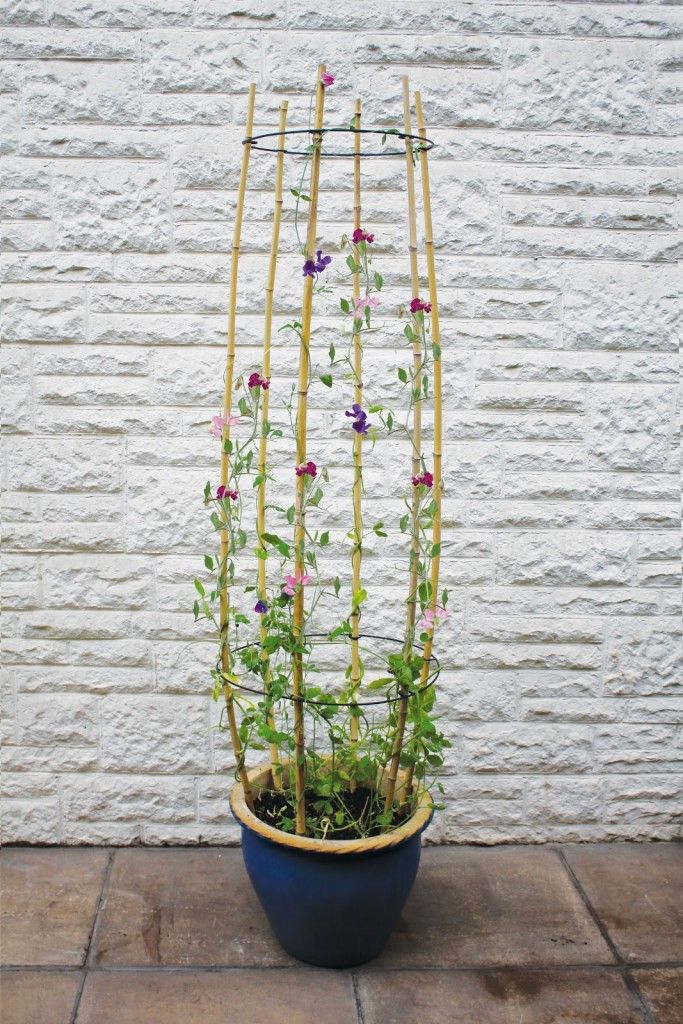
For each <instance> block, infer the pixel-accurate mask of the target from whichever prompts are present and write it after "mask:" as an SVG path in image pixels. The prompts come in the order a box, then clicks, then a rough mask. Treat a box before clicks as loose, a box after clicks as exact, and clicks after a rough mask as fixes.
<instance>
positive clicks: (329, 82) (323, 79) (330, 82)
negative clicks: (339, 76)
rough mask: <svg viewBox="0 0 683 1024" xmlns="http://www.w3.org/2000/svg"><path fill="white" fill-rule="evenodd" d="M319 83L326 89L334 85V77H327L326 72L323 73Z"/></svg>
mask: <svg viewBox="0 0 683 1024" xmlns="http://www.w3.org/2000/svg"><path fill="white" fill-rule="evenodd" d="M320 81H321V82H322V83H323V85H324V86H325V87H326V88H327V87H328V86H330V85H334V75H329V74H328V73H327V71H323V73H322V75H321V76H320Z"/></svg>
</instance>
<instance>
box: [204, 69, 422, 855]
mask: <svg viewBox="0 0 683 1024" xmlns="http://www.w3.org/2000/svg"><path fill="white" fill-rule="evenodd" d="M324 80H325V67H324V65H320V66H319V67H318V71H317V76H316V86H315V96H314V104H313V116H312V122H311V124H310V126H309V128H308V129H301V132H302V133H303V132H306V131H307V132H308V133H309V138H310V144H309V146H308V147H307V152H306V159H307V160H308V164H309V180H308V187H307V193H308V195H307V197H306V202H307V229H306V240H305V252H304V253H303V254H302V255H304V257H305V259H306V260H313V258H314V256H315V253H316V242H317V223H318V209H319V204H320V201H321V191H320V182H321V167H322V166H324V162H325V157H326V148H329V149H330V154H329V155H330V156H335V157H339V156H343V155H345V153H340V152H336V151H334V149H333V147H334V144H335V140H336V139H337V135H336V134H333V133H338V132H341V131H346V132H348V133H351V134H352V136H353V148H352V150H351V151H350V153H349V157H350V159H351V160H352V162H353V226H354V229H355V230H356V231H360V229H361V225H362V219H361V198H362V181H361V165H362V160H363V157H364V156H376V155H382V156H385V155H393V153H392V151H391V150H390V151H389V152H382V153H380V154H377V153H375V152H374V150H372V151H371V152H364V151H363V140H364V139H365V138H369V139H370V141H371V142H372V143H373V144H374V142H375V139H376V136H377V135H378V134H381V132H380V131H379V130H377V129H366V128H362V127H361V103H360V100H356V102H355V107H354V115H353V121H352V122H351V125H350V126H349V127H348V128H347V129H339V128H329V127H328V128H326V127H325V125H324V108H325V85H324ZM402 91H403V131H402V132H398V131H396V130H391V131H389V132H388V134H389V135H391V136H392V137H394V138H395V137H397V136H398V138H399V140H400V141H401V142H402V143H403V145H404V152H405V156H404V159H405V168H406V196H407V227H408V253H407V255H408V262H409V270H410V282H411V292H412V295H413V296H414V297H415V296H419V294H420V276H419V266H418V226H417V202H416V177H417V175H416V170H417V168H419V178H420V185H421V190H422V210H423V215H424V241H425V263H426V276H427V281H428V286H429V303H430V305H431V319H430V328H429V331H430V333H429V343H430V345H431V352H430V356H431V359H430V361H429V366H430V367H431V368H432V381H431V398H430V401H431V404H432V408H433V417H434V425H433V453H432V460H433V462H432V474H433V502H435V503H436V504H435V507H434V514H433V516H432V519H431V524H432V530H433V536H432V538H431V543H432V548H431V551H432V557H431V563H430V572H429V578H428V580H425V581H424V582H425V585H426V586H427V591H426V592H427V594H428V601H427V602H425V601H424V600H422V606H423V608H424V607H425V604H426V607H427V608H428V609H429V610H431V612H432V616H431V619H432V621H431V623H430V624H428V626H427V628H426V629H423V630H422V635H421V639H422V641H423V643H422V644H418V643H417V639H418V638H417V636H416V632H419V630H418V629H417V625H416V618H417V608H418V588H419V585H420V580H421V572H420V569H421V565H422V563H421V561H420V559H421V549H420V544H419V543H418V539H417V538H418V518H419V516H420V500H419V495H418V492H417V488H415V489H414V493H413V495H412V499H411V503H410V517H411V531H410V535H411V540H410V565H409V572H408V593H407V597H406V613H405V639H404V642H403V643H404V646H403V653H404V657H405V658H406V660H407V661H410V659H411V658H414V657H415V655H416V654H417V655H419V656H420V657H421V658H422V666H421V671H420V675H419V682H418V684H417V686H416V687H415V688H414V689H413V690H412V691H411V692H410V693H409V692H402V693H401V695H400V699H399V700H398V701H397V702H396V711H395V726H394V732H393V739H392V742H391V746H390V749H389V750H388V751H387V763H386V774H385V777H384V779H383V780H382V790H383V792H384V794H385V806H386V808H387V809H389V810H390V809H391V808H392V806H393V805H394V801H395V799H397V800H399V801H401V800H403V801H405V799H406V796H407V795H410V793H411V785H412V766H408V767H407V769H406V771H404V772H403V776H402V779H403V781H402V782H401V787H400V794H399V792H398V790H397V789H396V783H397V779H398V777H399V771H400V768H401V756H402V752H403V750H404V744H405V742H406V724H407V722H408V720H409V710H410V702H411V701H418V702H419V700H420V690H421V689H423V688H425V687H428V686H429V685H432V684H433V679H432V675H433V673H432V672H431V670H430V663H431V662H432V660H433V658H432V641H433V631H434V613H435V612H436V610H437V608H438V606H439V598H438V585H439V551H440V543H441V492H442V471H441V448H442V424H441V415H442V413H441V402H442V398H441V349H440V332H439V314H438V301H437V286H436V269H435V259H434V241H433V230H432V212H431V202H430V193H429V167H428V154H429V150H430V149H431V148H432V146H433V143H432V142H431V140H429V139H428V138H427V133H426V128H425V123H424V115H423V110H422V102H421V98H420V94H419V93H415V96H414V107H415V116H416V122H417V125H416V134H414V133H413V125H412V120H411V102H410V89H409V82H408V79H407V78H404V79H403V82H402ZM255 100H256V89H255V86H254V85H251V86H250V88H249V93H248V102H247V118H246V126H245V128H246V131H245V136H246V137H245V139H244V144H243V151H242V163H241V170H240V178H239V187H238V194H237V205H236V211H235V222H234V230H233V243H232V263H231V270H230V285H229V298H228V301H229V310H228V331H227V335H228V337H227V353H226V366H225V387H224V395H223V417H224V420H225V425H224V426H223V428H222V431H223V433H222V437H221V465H220V480H221V484H222V485H223V487H224V488H225V487H227V486H228V483H229V478H230V457H231V451H232V450H233V449H232V446H231V444H230V418H231V411H232V406H233V387H234V377H235V356H236V340H237V304H238V269H239V256H240V240H241V232H242V221H243V214H244V205H245V196H246V192H247V179H248V172H249V162H250V154H251V152H252V150H254V151H257V150H264V149H265V150H266V151H268V152H274V153H276V163H275V176H274V190H273V200H272V202H273V219H272V231H271V245H270V256H269V261H268V271H267V279H266V284H265V300H264V320H263V352H262V360H261V375H262V378H263V380H265V381H268V382H269V380H270V375H271V364H272V359H271V350H272V337H273V310H274V297H275V287H276V272H277V265H278V255H279V248H280V234H281V224H282V209H283V176H284V166H285V155H286V154H287V153H289V152H292V150H291V149H289V148H288V140H289V139H291V137H292V136H296V134H297V130H296V129H288V128H287V103H286V102H283V103H282V104H281V106H280V111H279V121H278V131H277V132H269V133H265V134H263V135H260V136H254V135H253V130H254V116H255ZM263 139H268V140H269V141H271V140H273V141H274V142H275V143H276V144H274V145H272V146H267V147H266V146H263V145H259V144H258V143H259V141H260V140H263ZM294 152H296V153H297V154H300V151H298V150H294ZM303 152H304V151H301V153H303ZM393 152H396V153H398V152H400V150H394V151H393ZM418 157H419V159H418ZM295 195H296V192H295ZM361 288H362V281H361V272H360V267H359V265H358V264H357V263H356V265H355V269H354V270H353V273H352V297H353V301H354V305H355V306H356V308H357V304H358V302H359V301H361V302H362V299H361ZM313 297H314V279H313V277H312V276H311V275H307V276H306V275H305V276H304V278H303V294H302V304H301V317H300V325H299V327H300V329H299V331H298V334H299V346H298V371H297V386H296V403H295V404H296V419H295V445H296V463H297V466H304V465H305V464H306V459H307V422H308V403H309V387H310V383H311V352H310V348H311V333H312V326H313ZM353 324H354V327H353V331H352V337H351V349H350V362H351V383H352V393H353V403H354V404H355V405H357V406H362V404H363V373H364V367H363V347H362V339H361V331H360V326H359V321H358V320H357V319H355V318H354V320H353ZM424 337H426V334H425V335H424ZM423 340H424V338H420V337H418V336H417V335H415V336H414V337H413V338H412V343H411V344H412V374H411V392H412V399H413V400H412V401H411V407H410V417H411V423H410V428H409V431H408V439H409V442H410V444H409V446H407V448H409V451H407V454H406V466H407V469H409V471H410V472H412V476H413V479H415V478H416V477H418V476H419V474H420V472H421V469H423V467H424V466H425V459H424V453H423V417H422V410H423V405H424V402H425V401H426V400H427V398H426V396H427V395H428V389H427V388H426V387H425V388H423V384H424V383H426V382H425V381H424V380H423V377H424V375H425V372H426V370H425V366H426V365H427V360H426V357H425V351H424V347H423ZM258 401H259V407H258V411H257V424H258V429H259V435H258V437H259V440H258V483H257V488H256V525H257V535H258V538H259V543H260V544H261V546H262V547H263V546H264V542H263V540H262V538H263V537H264V535H266V536H267V535H268V524H267V514H268V507H269V506H268V493H267V480H268V469H269V464H268V429H269V427H268V421H269V414H270V409H269V402H270V401H271V399H270V393H269V391H268V389H267V387H266V388H265V389H264V390H263V392H262V394H260V395H259V399H258ZM351 461H352V468H353V477H352V487H351V496H350V497H351V511H352V517H353V528H352V531H351V533H350V537H351V540H352V548H351V585H352V593H353V595H356V594H358V593H359V592H361V590H362V586H363V583H362V566H363V494H364V488H363V437H362V436H361V433H360V432H357V433H355V434H354V438H353V447H352V452H351ZM306 486H307V476H306V475H305V474H297V476H296V485H295V493H294V521H293V532H294V544H293V561H294V570H295V576H301V575H303V574H304V573H305V571H306V565H307V562H306V544H307V536H308V534H307V528H306ZM222 516H223V517H225V516H227V512H226V511H225V510H224V511H223V513H222ZM221 522H222V524H223V528H222V529H221V532H220V558H221V566H222V573H219V627H220V634H221V653H220V666H221V681H222V690H223V698H224V701H225V707H226V713H227V721H228V726H229V732H230V737H231V741H232V745H233V750H234V755H235V758H236V761H237V766H238V773H239V779H240V782H241V785H242V792H243V795H244V801H245V803H246V805H247V807H248V808H249V809H250V810H253V799H254V797H253V793H252V789H251V784H250V779H249V776H248V773H247V770H246V767H245V764H244V752H243V744H242V741H241V739H240V727H239V722H238V720H237V714H236V708H235V701H234V692H233V688H232V686H231V682H230V678H231V673H232V662H233V656H234V652H233V651H231V649H230V642H229V622H230V594H229V585H230V580H229V579H228V574H227V571H226V565H227V562H228V552H229V531H228V523H227V520H226V519H225V518H223V519H222V520H221ZM266 588H267V565H266V560H265V558H261V559H260V560H259V563H258V575H257V588H256V589H257V596H258V599H259V602H261V603H262V605H263V607H265V606H266V593H267V591H266ZM420 593H422V591H420ZM304 602H305V593H304V588H303V586H299V587H298V588H297V589H296V592H295V593H294V597H293V602H292V628H293V635H294V638H295V644H294V649H293V651H292V662H291V667H292V673H291V686H292V694H291V700H292V708H293V719H294V730H293V731H294V750H293V756H290V757H288V759H287V763H288V769H287V775H288V777H289V778H290V779H291V777H292V775H293V776H294V785H295V793H296V821H295V833H296V835H297V836H305V835H306V800H305V791H306V757H307V747H306V735H305V716H304V710H305V703H306V690H305V661H304V650H305V641H306V636H305V629H306V614H305V611H306V608H305V603H304ZM360 620H361V609H360V606H359V603H358V602H356V600H354V601H353V606H352V608H351V610H350V613H349V617H348V621H349V624H350V627H351V633H350V637H349V642H350V665H349V668H348V680H349V686H348V693H349V695H350V697H349V707H350V708H351V710H352V712H353V711H354V708H355V702H356V700H358V701H359V703H362V701H361V700H360V694H361V691H362V686H363V664H362V659H361V651H360V645H359V640H360V636H361V625H360ZM424 633H426V634H427V635H426V637H425V636H424ZM259 635H260V639H261V651H260V655H259V656H260V659H261V661H262V662H263V663H265V669H264V672H263V679H264V686H265V689H264V695H265V697H266V700H267V699H268V696H269V687H270V669H269V665H268V659H269V655H268V653H267V650H266V646H265V640H266V636H267V630H266V626H265V625H264V614H263V613H262V614H261V621H260V625H259ZM350 736H351V740H352V743H355V742H357V740H358V724H357V717H355V716H352V720H351V724H350ZM270 764H271V774H272V781H273V786H274V787H275V788H276V789H277V788H279V787H280V786H281V781H280V780H281V776H282V771H283V760H282V758H281V754H280V750H279V749H278V745H277V743H275V742H271V743H270Z"/></svg>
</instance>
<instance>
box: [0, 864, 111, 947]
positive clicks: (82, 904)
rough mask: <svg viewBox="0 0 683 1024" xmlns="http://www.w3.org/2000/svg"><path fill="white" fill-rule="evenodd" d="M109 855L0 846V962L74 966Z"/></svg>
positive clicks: (85, 939) (86, 939) (92, 919)
mask: <svg viewBox="0 0 683 1024" xmlns="http://www.w3.org/2000/svg"><path fill="white" fill-rule="evenodd" d="M109 856H110V854H109V852H108V851H107V850H86V849H48V850H39V849H25V848H20V847H15V848H9V849H4V850H0V885H1V888H2V894H3V898H2V906H1V907H0V962H1V963H2V964H3V965H8V964H17V965H30V966H41V967H43V966H56V965H59V966H62V965H64V966H72V967H80V966H81V965H82V963H83V961H84V957H85V953H86V950H87V948H88V943H89V942H90V936H91V934H92V930H93V925H94V922H95V914H96V911H97V904H98V902H99V898H100V892H101V890H102V883H103V880H104V875H105V871H106V868H107V864H108V862H109Z"/></svg>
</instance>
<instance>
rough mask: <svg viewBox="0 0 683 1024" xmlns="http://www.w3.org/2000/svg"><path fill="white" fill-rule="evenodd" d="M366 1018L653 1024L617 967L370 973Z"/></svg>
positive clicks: (376, 1023)
mask: <svg viewBox="0 0 683 1024" xmlns="http://www.w3.org/2000/svg"><path fill="white" fill-rule="evenodd" d="M359 992H360V997H361V999H362V1003H363V1020H364V1024H645V1016H644V1014H643V1012H642V1010H641V1009H640V1007H639V1003H638V1000H637V997H634V996H633V994H632V993H631V992H629V990H628V988H627V987H626V985H625V984H624V981H623V980H622V978H621V976H620V974H619V972H618V971H617V970H614V969H613V970H610V969H609V968H600V969H597V970H590V969H586V968H582V969H579V970H574V971H570V970H550V971H529V970H525V971H506V970H500V971H440V970H436V971H420V970H417V971H376V972H375V971H369V970H368V971H363V972H361V974H360V977H359Z"/></svg>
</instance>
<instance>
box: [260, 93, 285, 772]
mask: <svg viewBox="0 0 683 1024" xmlns="http://www.w3.org/2000/svg"><path fill="white" fill-rule="evenodd" d="M286 126H287V101H286V100H283V102H282V103H281V104H280V122H279V130H280V132H284V130H285V128H286ZM283 138H284V136H283ZM283 148H284V147H281V149H280V152H279V153H278V155H277V160H276V163H275V202H274V210H273V230H272V235H271V243H270V263H269V265H268V279H267V281H266V298H265V316H264V325H263V360H262V364H261V375H262V376H263V377H264V378H265V379H266V380H268V378H269V377H270V355H271V347H272V335H273V298H274V294H275V272H276V269H277V257H278V247H279V243H280V223H281V220H282V177H283V170H284V162H285V154H284V152H283V151H282V149H283ZM269 399H270V390H269V389H266V390H265V391H262V392H261V436H260V438H259V453H258V475H259V486H258V490H257V492H256V531H257V534H258V537H259V541H260V540H261V538H262V536H263V534H264V533H265V530H266V470H267V464H266V460H267V454H268V437H267V434H266V430H265V425H266V423H267V422H268V411H269V405H270V402H269ZM261 546H263V544H261ZM258 596H259V600H260V601H264V602H265V600H266V562H265V559H263V558H259V559H258ZM259 636H260V639H261V658H262V660H263V661H265V662H268V661H269V658H268V653H267V651H266V650H265V647H264V642H265V639H266V637H267V636H268V628H267V626H266V624H265V619H264V616H263V615H261V617H260V626H259ZM270 680H271V674H270V668H269V666H268V665H266V666H265V672H264V686H265V688H266V690H268V689H269V684H270ZM268 725H269V726H270V728H271V729H273V728H275V721H274V718H273V713H272V710H271V712H270V713H269V716H268ZM270 765H271V770H272V775H273V786H274V788H275V789H277V790H280V789H282V779H281V774H282V768H281V763H280V752H279V750H278V746H277V744H276V743H271V744H270Z"/></svg>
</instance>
